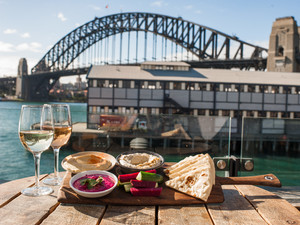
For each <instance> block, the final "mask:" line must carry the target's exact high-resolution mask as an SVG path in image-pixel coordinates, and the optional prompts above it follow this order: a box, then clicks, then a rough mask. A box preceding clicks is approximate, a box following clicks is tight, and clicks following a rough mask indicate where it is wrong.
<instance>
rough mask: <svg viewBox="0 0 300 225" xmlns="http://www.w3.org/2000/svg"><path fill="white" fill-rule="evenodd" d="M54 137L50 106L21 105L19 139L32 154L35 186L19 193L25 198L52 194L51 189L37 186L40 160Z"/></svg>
mask: <svg viewBox="0 0 300 225" xmlns="http://www.w3.org/2000/svg"><path fill="white" fill-rule="evenodd" d="M53 135H54V127H53V117H52V109H51V105H47V104H45V105H23V106H22V109H21V114H20V120H19V137H20V141H21V143H22V145H23V146H24V148H25V149H26V150H28V151H30V152H31V153H32V154H33V158H34V164H35V185H34V186H33V187H29V188H25V189H23V190H22V191H21V192H22V194H24V195H27V196H42V195H48V194H51V193H52V192H53V189H52V188H51V187H47V186H40V185H39V175H40V159H41V154H42V152H43V151H45V150H47V149H48V148H49V147H50V144H51V143H52V140H53Z"/></svg>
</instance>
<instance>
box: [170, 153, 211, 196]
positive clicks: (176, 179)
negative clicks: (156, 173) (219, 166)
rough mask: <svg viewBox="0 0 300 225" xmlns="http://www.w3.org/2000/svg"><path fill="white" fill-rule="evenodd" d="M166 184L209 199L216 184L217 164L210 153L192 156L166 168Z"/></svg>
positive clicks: (191, 194) (183, 191)
mask: <svg viewBox="0 0 300 225" xmlns="http://www.w3.org/2000/svg"><path fill="white" fill-rule="evenodd" d="M165 173H166V175H168V176H169V178H170V180H168V181H166V182H165V184H166V186H168V187H170V188H173V189H175V190H178V191H180V192H182V193H185V194H188V195H190V196H193V197H196V198H200V199H202V200H203V201H207V199H208V197H209V195H210V192H211V190H212V186H213V185H214V184H215V166H214V162H213V160H212V158H211V157H210V156H209V154H205V155H203V154H198V155H195V156H190V157H187V158H185V159H184V160H181V161H180V162H178V163H176V164H175V165H173V166H171V167H169V169H167V170H165Z"/></svg>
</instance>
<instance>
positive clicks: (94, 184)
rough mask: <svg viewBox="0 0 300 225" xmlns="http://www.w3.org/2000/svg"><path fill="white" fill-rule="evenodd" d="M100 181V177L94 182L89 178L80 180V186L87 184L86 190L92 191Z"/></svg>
mask: <svg viewBox="0 0 300 225" xmlns="http://www.w3.org/2000/svg"><path fill="white" fill-rule="evenodd" d="M102 181H103V177H101V176H99V177H98V178H97V179H96V180H95V179H91V178H86V179H82V180H80V185H82V186H83V185H85V184H87V188H88V189H92V188H93V187H95V186H96V185H97V184H101V183H102Z"/></svg>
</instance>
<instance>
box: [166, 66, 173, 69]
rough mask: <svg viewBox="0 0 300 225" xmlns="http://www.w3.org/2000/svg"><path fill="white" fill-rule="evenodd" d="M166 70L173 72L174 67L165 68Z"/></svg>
mask: <svg viewBox="0 0 300 225" xmlns="http://www.w3.org/2000/svg"><path fill="white" fill-rule="evenodd" d="M166 70H174V66H166Z"/></svg>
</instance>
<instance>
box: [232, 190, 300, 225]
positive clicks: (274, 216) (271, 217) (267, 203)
mask: <svg viewBox="0 0 300 225" xmlns="http://www.w3.org/2000/svg"><path fill="white" fill-rule="evenodd" d="M236 189H237V190H238V191H240V192H241V194H242V195H243V196H245V198H247V199H248V200H249V201H250V202H251V204H252V205H253V206H254V207H255V208H256V210H257V212H258V213H259V214H260V215H261V216H262V217H263V218H264V219H265V220H266V221H267V222H268V223H269V224H272V225H276V224H278V225H282V224H300V213H299V211H298V210H297V209H296V208H295V207H293V206H292V205H291V204H290V203H288V202H287V201H286V200H284V199H282V198H280V197H278V196H277V195H275V194H273V193H271V192H269V191H266V190H264V189H261V188H259V187H256V186H251V185H236Z"/></svg>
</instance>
